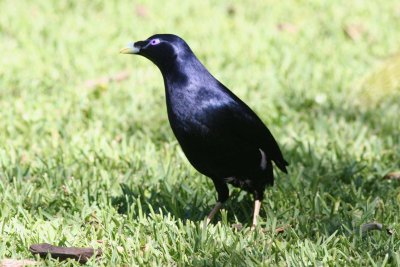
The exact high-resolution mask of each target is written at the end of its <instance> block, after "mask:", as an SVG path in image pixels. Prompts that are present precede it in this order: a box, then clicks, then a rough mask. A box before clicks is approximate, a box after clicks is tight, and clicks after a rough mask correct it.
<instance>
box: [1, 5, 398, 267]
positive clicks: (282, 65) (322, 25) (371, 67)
mask: <svg viewBox="0 0 400 267" xmlns="http://www.w3.org/2000/svg"><path fill="white" fill-rule="evenodd" d="M0 10H2V12H1V13H2V15H1V16H0V39H1V42H0V51H1V52H0V55H1V56H0V58H1V61H0V107H1V108H0V129H1V130H0V260H1V259H34V258H33V257H32V256H31V254H30V252H29V250H28V248H29V246H30V245H31V244H34V243H42V242H47V243H51V244H55V245H61V246H82V247H96V248H102V249H103V251H104V257H103V258H102V259H101V260H99V261H95V260H91V261H90V262H89V263H88V264H89V265H103V266H115V265H127V266H132V265H146V266H161V265H178V266H187V265H189V266H190V265H192V266H193V265H194V266H199V265H200V266H210V265H211V266H213V265H214V266H223V265H234V266H251V265H264V266H269V265H279V266H297V265H301V266H311V265H319V266H321V265H323V266H327V265H329V266H337V265H346V266H350V265H351V266H383V265H391V266H396V265H397V266H398V265H400V252H399V250H400V240H399V234H400V224H399V219H400V218H399V215H400V212H399V210H400V187H399V185H400V182H399V181H398V180H396V179H383V177H384V176H385V175H386V174H387V173H389V172H394V171H399V170H400V163H399V162H400V160H399V154H400V135H399V131H400V123H399V114H400V105H399V103H400V102H399V101H400V96H399V93H398V92H399V91H400V86H399V84H400V78H399V77H400V56H399V53H400V46H399V44H400V31H399V30H398V29H400V4H399V2H398V1H396V0H387V1H345V0H339V1H318V0H312V1H311V0H309V1H289V0H284V1H272V0H268V1H255V0H250V1H242V2H239V1H211V0H206V1H178V0H172V1H168V2H163V3H162V5H161V2H160V1H155V0H149V1H144V0H142V1H125V0H124V1H99V0H98V1H45V0H35V1H23V0H17V1H1V2H0ZM154 33H175V34H178V35H180V36H182V37H183V38H185V39H186V40H187V42H188V43H189V45H190V46H191V47H192V49H193V50H194V51H195V53H196V54H197V55H198V57H199V58H200V60H201V61H203V62H204V64H205V65H206V66H207V68H208V69H209V70H210V71H211V73H213V74H214V75H215V76H216V77H217V78H218V79H219V80H221V81H222V82H223V83H224V84H225V85H227V86H228V87H229V88H231V89H232V91H233V92H234V93H236V94H237V95H238V96H240V97H241V98H242V99H243V100H244V101H246V102H247V103H248V104H249V105H250V106H251V107H252V108H253V109H254V110H255V111H256V112H257V113H258V114H259V116H260V117H261V118H262V120H263V121H264V122H265V123H266V124H267V125H268V127H269V128H270V129H271V131H272V133H273V134H274V136H275V137H276V139H277V140H278V142H279V144H280V146H281V148H282V150H283V154H284V155H285V158H286V159H287V160H288V161H289V162H290V167H289V174H288V175H285V174H283V173H281V172H279V171H278V170H277V177H276V181H275V186H274V187H273V188H269V189H267V190H266V193H265V200H264V201H263V205H262V210H261V217H260V225H259V228H258V229H256V230H255V231H250V229H249V226H250V223H251V213H252V205H253V203H252V199H251V197H250V196H249V195H248V194H246V193H244V192H240V191H239V190H237V189H233V190H231V191H232V194H231V198H230V200H229V201H228V202H227V203H226V206H225V209H224V210H223V211H222V212H221V214H220V215H218V216H217V217H216V219H215V220H214V222H213V224H212V225H210V226H209V227H207V228H204V227H203V219H204V218H205V216H206V215H207V213H208V212H209V211H210V209H211V208H212V206H213V205H214V203H215V201H216V192H215V190H214V187H213V185H212V182H211V180H209V179H208V178H206V177H204V176H202V175H200V174H199V173H197V172H196V171H195V170H194V169H193V168H192V167H191V166H190V164H189V163H188V161H187V160H186V159H185V157H184V155H183V153H182V151H181V149H180V148H179V146H178V144H177V141H176V140H175V138H174V136H173V134H172V131H171V130H170V128H169V125H168V121H167V116H166V108H165V98H164V88H163V82H162V78H161V75H160V73H159V71H158V70H157V68H156V67H155V66H154V65H152V64H151V62H149V61H148V60H146V59H144V58H140V57H135V56H127V55H120V54H118V51H119V49H120V48H122V47H124V46H125V44H126V43H128V42H129V41H134V40H141V39H145V38H147V37H148V36H150V35H152V34H154ZM373 221H377V222H379V223H382V224H383V227H384V229H383V231H367V232H363V231H362V225H363V224H365V223H370V222H373ZM238 223H240V224H242V226H243V228H242V229H241V230H237V229H235V228H234V227H232V226H233V225H234V224H238ZM281 227H283V232H282V231H281V232H279V233H277V232H276V229H277V228H278V229H282V228H281ZM387 229H390V231H391V232H392V233H393V234H392V235H389V234H388V233H387V231H386V230H387ZM42 264H47V265H55V264H57V261H55V260H52V259H47V260H45V261H44V262H42ZM74 264H76V263H74Z"/></svg>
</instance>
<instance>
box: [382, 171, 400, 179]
mask: <svg viewBox="0 0 400 267" xmlns="http://www.w3.org/2000/svg"><path fill="white" fill-rule="evenodd" d="M383 179H387V180H400V171H397V172H389V173H388V174H386V175H385V176H384V177H383Z"/></svg>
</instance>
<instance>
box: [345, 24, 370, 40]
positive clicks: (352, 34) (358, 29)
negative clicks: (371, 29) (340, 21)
mask: <svg viewBox="0 0 400 267" xmlns="http://www.w3.org/2000/svg"><path fill="white" fill-rule="evenodd" d="M343 30H344V32H345V34H346V35H347V37H349V38H350V39H352V40H353V41H358V40H360V39H361V38H362V37H363V35H364V33H365V28H364V27H363V26H362V25H361V24H348V25H345V26H344V28H343Z"/></svg>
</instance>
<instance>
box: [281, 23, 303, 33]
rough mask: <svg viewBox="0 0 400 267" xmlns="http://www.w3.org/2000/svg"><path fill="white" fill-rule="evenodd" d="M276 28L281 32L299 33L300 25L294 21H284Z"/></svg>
mask: <svg viewBox="0 0 400 267" xmlns="http://www.w3.org/2000/svg"><path fill="white" fill-rule="evenodd" d="M276 28H277V29H278V30H279V31H281V32H288V33H297V32H298V30H299V29H298V27H297V26H296V25H294V24H292V23H288V22H282V23H279V24H278V25H276Z"/></svg>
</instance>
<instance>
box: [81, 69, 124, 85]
mask: <svg viewBox="0 0 400 267" xmlns="http://www.w3.org/2000/svg"><path fill="white" fill-rule="evenodd" d="M129 76H130V72H129V71H127V70H124V71H121V72H118V73H116V74H114V75H111V76H103V77H100V78H97V79H93V80H88V81H86V82H85V83H84V87H85V88H88V89H92V88H96V87H99V86H107V85H108V84H109V83H111V82H121V81H123V80H126V79H128V78H129Z"/></svg>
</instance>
